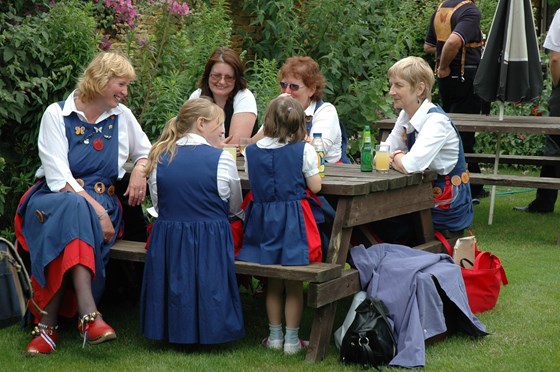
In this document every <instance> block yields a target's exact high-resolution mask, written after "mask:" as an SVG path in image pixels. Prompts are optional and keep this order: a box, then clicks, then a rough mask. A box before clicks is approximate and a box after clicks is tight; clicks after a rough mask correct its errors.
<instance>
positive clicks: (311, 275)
mask: <svg viewBox="0 0 560 372" xmlns="http://www.w3.org/2000/svg"><path fill="white" fill-rule="evenodd" d="M145 245H146V244H145V243H143V242H134V241H130V240H117V241H116V242H115V244H114V245H113V247H112V248H111V258H115V259H119V260H128V261H136V262H144V261H145V258H146V249H145ZM235 271H236V272H237V273H238V274H247V275H255V276H265V277H268V278H278V279H288V280H299V281H304V282H317V283H321V282H326V281H329V280H331V279H335V278H338V277H340V275H341V273H342V266H341V265H338V264H331V263H326V262H313V263H311V264H309V265H304V266H281V265H259V264H256V263H253V262H243V261H235Z"/></svg>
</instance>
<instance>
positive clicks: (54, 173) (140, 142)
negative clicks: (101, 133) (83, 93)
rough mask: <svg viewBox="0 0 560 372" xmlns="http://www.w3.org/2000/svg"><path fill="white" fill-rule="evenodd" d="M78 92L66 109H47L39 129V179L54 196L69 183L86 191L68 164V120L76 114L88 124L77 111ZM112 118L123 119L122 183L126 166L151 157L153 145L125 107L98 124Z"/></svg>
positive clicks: (69, 99)
mask: <svg viewBox="0 0 560 372" xmlns="http://www.w3.org/2000/svg"><path fill="white" fill-rule="evenodd" d="M75 95H76V91H74V92H72V94H70V95H69V96H68V98H66V101H65V102H64V109H61V108H60V105H59V104H58V103H52V104H51V105H49V107H47V109H46V110H45V112H44V113H43V117H42V119H41V126H40V127H39V140H38V146H39V157H40V158H41V166H40V167H39V169H37V172H36V173H35V176H36V177H37V178H42V177H45V180H46V182H47V185H48V186H49V188H50V190H51V191H53V192H58V191H60V190H61V189H62V188H64V186H66V183H68V184H69V185H70V186H72V188H73V189H74V190H75V191H76V192H80V191H83V188H82V187H81V186H80V185H79V184H78V182H76V179H75V178H74V176H73V175H72V172H71V171H70V165H69V162H68V149H69V148H68V140H67V138H66V130H65V126H64V117H65V116H69V115H70V114H71V113H72V112H76V113H77V114H78V116H79V117H80V119H81V120H83V121H85V122H87V119H86V117H85V115H84V113H83V112H81V111H79V110H78V109H77V108H76V103H75V98H76V97H75ZM111 115H118V116H119V134H118V139H119V157H118V167H119V174H118V178H119V179H121V178H122V177H123V176H124V175H125V173H126V170H125V168H124V164H125V163H126V162H127V161H128V159H129V158H130V159H131V160H132V161H133V162H134V163H136V161H138V160H139V159H144V158H147V157H148V153H149V152H150V148H151V147H152V144H151V143H150V140H149V139H148V136H147V135H146V133H144V131H143V130H142V128H141V127H140V124H139V123H138V121H137V120H136V118H135V117H134V115H133V114H132V112H131V111H130V109H129V108H128V107H126V106H125V105H122V104H119V105H118V106H117V107H115V108H113V109H111V110H109V111H106V112H104V113H103V114H101V116H99V117H98V118H97V120H96V123H99V122H101V121H103V120H105V119H106V118H107V117H109V116H111Z"/></svg>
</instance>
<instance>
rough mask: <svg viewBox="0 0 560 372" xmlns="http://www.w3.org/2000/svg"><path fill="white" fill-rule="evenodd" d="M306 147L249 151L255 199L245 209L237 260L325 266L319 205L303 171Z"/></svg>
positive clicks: (252, 149) (250, 174)
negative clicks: (314, 208) (316, 216)
mask: <svg viewBox="0 0 560 372" xmlns="http://www.w3.org/2000/svg"><path fill="white" fill-rule="evenodd" d="M304 146H305V143H304V142H298V143H294V144H288V145H285V146H283V147H280V148H277V149H261V148H259V147H258V146H257V145H249V146H247V148H246V149H245V153H246V156H247V159H248V160H247V164H248V167H249V181H250V184H251V193H252V196H253V200H252V201H251V202H249V204H248V206H247V208H246V210H245V231H244V234H243V246H242V248H241V251H240V253H239V254H238V256H237V259H238V260H240V261H249V262H256V263H260V264H265V265H270V264H278V265H307V264H309V263H310V262H321V254H322V253H321V238H320V235H319V230H318V228H317V223H316V219H315V217H314V215H313V210H312V206H311V204H312V203H313V202H314V201H313V199H312V197H311V195H310V193H309V190H308V189H307V186H306V182H305V177H304V175H303V173H302V171H301V170H302V167H303V149H304ZM319 209H320V208H319ZM315 212H316V213H317V210H315Z"/></svg>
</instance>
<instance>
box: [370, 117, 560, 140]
mask: <svg viewBox="0 0 560 372" xmlns="http://www.w3.org/2000/svg"><path fill="white" fill-rule="evenodd" d="M449 117H450V118H451V120H453V124H455V126H456V127H457V130H459V131H460V132H493V133H527V134H552V135H554V134H560V118H558V117H549V116H504V119H503V120H499V118H498V116H494V115H490V116H487V115H476V114H449ZM395 120H396V119H383V120H379V121H377V122H375V123H374V127H375V128H379V129H382V130H384V131H386V130H391V129H393V126H394V124H395Z"/></svg>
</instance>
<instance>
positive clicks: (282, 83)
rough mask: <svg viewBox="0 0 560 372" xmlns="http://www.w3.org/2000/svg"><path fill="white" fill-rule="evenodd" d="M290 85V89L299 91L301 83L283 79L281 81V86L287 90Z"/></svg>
mask: <svg viewBox="0 0 560 372" xmlns="http://www.w3.org/2000/svg"><path fill="white" fill-rule="evenodd" d="M288 87H289V88H290V90H293V91H294V92H296V91H298V90H299V88H300V87H301V86H300V85H299V84H293V83H286V82H283V81H281V82H280V88H282V90H286V89H288Z"/></svg>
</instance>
